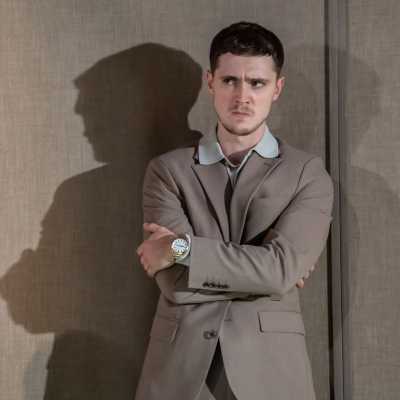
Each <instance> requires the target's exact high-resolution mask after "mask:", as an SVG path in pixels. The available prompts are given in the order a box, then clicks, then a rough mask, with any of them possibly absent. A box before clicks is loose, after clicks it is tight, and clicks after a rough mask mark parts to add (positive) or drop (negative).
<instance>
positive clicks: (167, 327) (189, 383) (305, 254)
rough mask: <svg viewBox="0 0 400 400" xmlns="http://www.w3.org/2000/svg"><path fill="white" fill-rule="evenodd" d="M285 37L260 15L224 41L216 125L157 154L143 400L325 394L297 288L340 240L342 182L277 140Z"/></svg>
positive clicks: (148, 221) (219, 40)
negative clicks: (338, 190) (152, 306)
mask: <svg viewBox="0 0 400 400" xmlns="http://www.w3.org/2000/svg"><path fill="white" fill-rule="evenodd" d="M283 60H284V53H283V47H282V44H281V42H280V41H279V39H278V38H277V37H276V36H275V35H274V34H273V33H272V32H270V31H268V30H266V29H265V28H263V27H261V26H259V25H257V24H253V23H245V22H241V23H237V24H233V25H231V26H229V27H227V28H225V29H223V30H222V31H221V32H219V33H218V34H217V35H216V37H215V38H214V39H213V41H212V44H211V49H210V70H209V71H208V73H207V83H208V88H209V91H210V93H211V96H212V99H213V104H214V108H215V111H216V114H217V117H218V122H217V127H216V129H215V130H213V131H212V132H211V134H210V135H208V136H205V137H203V138H202V139H201V140H200V142H199V144H198V146H196V147H188V148H182V149H177V150H173V151H170V152H168V153H166V154H163V155H161V156H158V157H156V158H154V159H153V160H151V162H150V163H149V165H148V168H147V171H146V175H145V180H144V187H143V209H144V221H145V224H144V229H145V231H146V233H147V234H148V235H149V236H148V237H147V239H146V240H145V241H144V242H143V243H142V244H141V245H140V246H139V247H138V249H137V254H138V256H139V258H140V262H141V264H142V266H143V268H144V270H145V271H146V272H147V274H148V275H149V276H151V277H155V279H156V281H157V284H158V286H159V288H160V290H161V296H160V299H159V304H158V308H157V312H156V315H155V318H154V322H153V326H152V330H151V333H150V336H151V337H150V343H149V347H148V350H147V355H146V359H145V362H144V366H143V370H142V375H141V379H140V382H139V386H138V389H137V392H136V400H153V399H154V400H155V399H157V400H158V399H163V400H169V399H171V400H192V399H193V400H194V399H197V400H208V399H217V400H219V399H224V400H225V399H238V400H261V399H263V400H264V399H265V400H267V399H268V400H269V399H271V400H277V399H288V400H289V399H293V398H296V399H301V400H311V399H313V398H315V395H314V389H313V382H312V377H311V370H310V365H309V359H308V355H307V352H306V347H305V338H304V334H305V332H304V325H303V320H302V317H301V311H300V305H299V296H298V289H297V288H298V287H302V286H303V285H304V280H303V278H305V277H307V276H308V274H309V271H310V270H312V268H313V265H314V264H315V263H316V261H317V259H318V257H319V256H320V254H321V252H322V250H323V247H324V245H325V242H326V238H327V236H328V231H329V225H330V221H331V209H332V201H333V187H332V181H331V179H330V177H329V175H328V174H327V172H326V171H325V168H324V166H323V163H322V160H321V159H320V158H319V157H316V156H313V155H311V154H307V153H305V152H303V151H300V150H297V149H295V148H293V147H291V146H290V145H288V144H287V143H285V142H284V141H282V140H280V139H277V138H275V137H274V136H273V135H272V134H271V132H270V131H269V130H268V127H267V125H266V119H267V117H268V114H269V112H270V108H271V105H272V103H273V102H274V101H276V100H277V99H278V97H279V95H280V93H281V91H282V88H283V85H284V78H283V76H281V68H282V65H283Z"/></svg>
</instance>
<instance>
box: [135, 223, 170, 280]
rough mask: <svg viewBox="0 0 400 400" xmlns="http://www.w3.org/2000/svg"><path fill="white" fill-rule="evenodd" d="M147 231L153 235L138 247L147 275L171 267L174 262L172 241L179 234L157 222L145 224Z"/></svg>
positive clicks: (152, 274)
mask: <svg viewBox="0 0 400 400" xmlns="http://www.w3.org/2000/svg"><path fill="white" fill-rule="evenodd" d="M143 228H144V230H145V231H147V232H150V233H151V235H150V236H149V237H148V238H147V239H146V240H145V241H143V242H142V243H141V244H140V246H139V247H138V248H137V250H136V253H137V254H138V256H139V257H140V263H141V264H142V266H143V269H144V270H145V271H146V273H147V275H149V276H150V277H154V275H155V274H156V273H157V272H158V271H161V270H162V269H165V268H168V267H170V266H171V265H172V264H173V263H174V260H173V257H172V251H171V243H172V241H173V240H174V239H176V238H177V235H176V234H175V233H174V232H172V231H170V230H169V229H167V228H165V227H163V226H161V225H157V224H155V223H147V222H145V223H144V224H143Z"/></svg>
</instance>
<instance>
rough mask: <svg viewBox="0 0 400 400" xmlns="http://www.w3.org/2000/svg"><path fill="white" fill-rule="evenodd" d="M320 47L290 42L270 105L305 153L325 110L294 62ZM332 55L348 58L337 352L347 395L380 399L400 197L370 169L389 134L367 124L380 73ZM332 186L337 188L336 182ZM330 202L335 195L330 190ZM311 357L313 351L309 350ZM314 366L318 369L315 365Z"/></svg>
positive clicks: (392, 372) (388, 349) (392, 328)
mask: <svg viewBox="0 0 400 400" xmlns="http://www.w3.org/2000/svg"><path fill="white" fill-rule="evenodd" d="M321 51H323V49H321V48H318V47H315V46H299V47H297V48H293V49H289V51H288V68H287V69H286V70H285V71H286V72H285V75H286V76H287V78H288V79H287V85H286V87H285V91H284V92H283V98H282V101H280V103H279V104H277V109H278V110H277V111H278V117H279V118H278V120H277V121H276V125H277V129H276V132H278V133H279V134H280V135H281V136H283V137H284V138H285V139H286V140H288V141H289V142H290V143H292V144H294V145H296V146H298V147H300V148H303V149H304V150H306V151H311V152H315V150H313V149H318V147H319V143H320V140H321V132H318V126H321V125H320V124H319V123H317V122H318V119H319V117H318V113H324V112H325V109H324V102H325V99H324V98H318V96H319V94H317V93H316V92H315V89H314V88H313V87H312V85H311V83H310V79H309V78H308V76H305V75H304V74H303V73H300V72H299V70H298V68H296V62H297V60H301V59H302V58H304V57H306V58H307V59H315V60H318V59H320V54H321ZM338 55H339V57H340V58H341V59H343V58H344V59H345V60H346V65H347V70H346V76H345V79H346V82H345V96H346V104H345V123H346V135H347V136H346V138H343V139H344V140H345V141H346V150H347V152H346V154H343V163H342V166H341V167H342V173H343V174H344V175H345V181H344V182H345V183H346V184H345V185H342V186H341V187H340V190H341V192H342V195H343V196H344V198H343V204H342V209H341V213H342V221H341V223H342V229H341V230H342V235H343V238H344V240H345V246H346V247H345V248H344V249H343V254H342V257H343V258H342V260H343V264H342V265H341V268H342V274H343V278H344V279H343V281H342V296H343V301H344V303H343V307H344V308H343V318H344V323H345V325H346V326H347V327H349V329H350V335H351V336H350V337H351V343H350V346H351V348H350V349H349V348H345V349H344V352H345V356H346V357H350V362H351V363H352V375H353V379H354V382H353V394H354V395H356V396H357V397H359V398H380V397H382V387H384V386H388V387H389V388H390V387H392V388H393V387H396V386H397V384H396V382H397V380H396V379H397V378H396V377H397V376H398V373H397V372H398V371H397V368H396V367H395V365H396V363H397V364H398V354H399V353H398V337H399V335H400V323H399V318H396V312H397V315H398V310H400V297H399V296H398V284H397V282H398V258H399V250H398V243H399V242H400V231H399V229H398V228H397V227H399V226H400V200H399V197H398V195H397V193H396V192H395V191H394V190H393V189H391V186H390V184H389V183H388V182H387V180H386V177H385V176H382V175H380V174H378V173H376V172H374V170H379V169H382V167H384V165H383V162H381V161H379V157H381V156H382V149H379V147H380V144H381V145H382V146H384V147H386V148H389V146H390V144H388V142H387V138H388V137H391V134H390V133H388V132H385V131H384V129H385V128H384V127H383V126H386V127H388V126H389V125H388V124H382V127H378V129H379V134H377V133H376V132H375V131H371V129H375V128H374V127H375V126H376V122H375V119H379V120H380V121H381V118H382V116H381V114H382V107H383V106H382V98H381V90H382V89H381V87H382V82H381V79H380V77H379V75H378V73H377V72H376V71H375V70H374V69H373V68H372V67H371V66H370V65H369V64H368V63H366V62H365V61H363V60H361V59H359V58H357V57H355V56H354V55H352V54H350V53H345V52H343V51H340V52H339V54H338ZM322 68H323V67H322ZM309 73H310V74H312V73H318V69H316V70H312V71H309ZM322 73H323V71H322ZM289 118H297V120H298V126H297V127H296V130H297V132H293V131H292V128H291V127H292V126H293V122H292V123H290V121H288V119H289ZM383 122H384V121H383ZM273 131H274V132H275V129H273ZM365 136H367V137H366V138H365ZM293 139H294V140H293ZM307 141H308V143H307ZM314 141H317V142H318V143H317V145H315V144H313V142H314ZM363 142H364V143H363ZM374 143H376V145H374ZM386 162H387V160H386ZM397 162H398V160H397V159H395V160H393V161H392V162H391V163H390V164H389V167H390V168H393V169H394V168H395V167H396V163H397ZM377 167H378V168H377ZM386 168H387V165H386ZM335 186H336V189H338V188H339V186H338V182H335ZM336 193H337V192H336ZM335 201H336V202H338V201H339V198H338V197H337V196H336V198H335ZM316 272H317V271H316ZM316 272H314V274H315V273H316ZM311 283H312V278H311V281H309V282H306V287H307V285H310V284H311ZM303 295H305V291H303ZM304 311H305V314H307V313H308V311H307V310H304ZM312 318H315V316H313V317H312ZM339 334H340V332H338V331H333V332H332V337H331V345H332V343H333V342H335V341H337V340H338V336H339ZM317 345H318V343H317ZM316 357H320V356H319V355H318V354H317V353H316ZM351 358H352V359H351ZM314 363H315V364H316V365H317V364H318V360H317V359H315V360H314ZM315 373H317V374H319V373H320V372H319V371H318V370H317V371H316V370H315V369H314V374H315ZM395 380H396V381H395ZM317 382H318V380H317ZM388 390H390V389H388ZM373 393H375V395H373Z"/></svg>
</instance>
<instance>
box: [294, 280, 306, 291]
mask: <svg viewBox="0 0 400 400" xmlns="http://www.w3.org/2000/svg"><path fill="white" fill-rule="evenodd" d="M296 286H297V287H299V288H300V289H302V288H303V287H304V280H303V279H299V280H298V281H297V283H296Z"/></svg>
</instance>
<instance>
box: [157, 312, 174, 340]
mask: <svg viewBox="0 0 400 400" xmlns="http://www.w3.org/2000/svg"><path fill="white" fill-rule="evenodd" d="M177 330H178V322H177V321H176V320H173V319H168V318H165V317H161V316H159V315H156V316H155V317H154V320H153V325H152V327H151V331H150V336H151V337H154V338H157V339H161V340H165V341H167V342H170V343H171V342H172V341H173V340H174V339H175V335H176V331H177Z"/></svg>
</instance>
